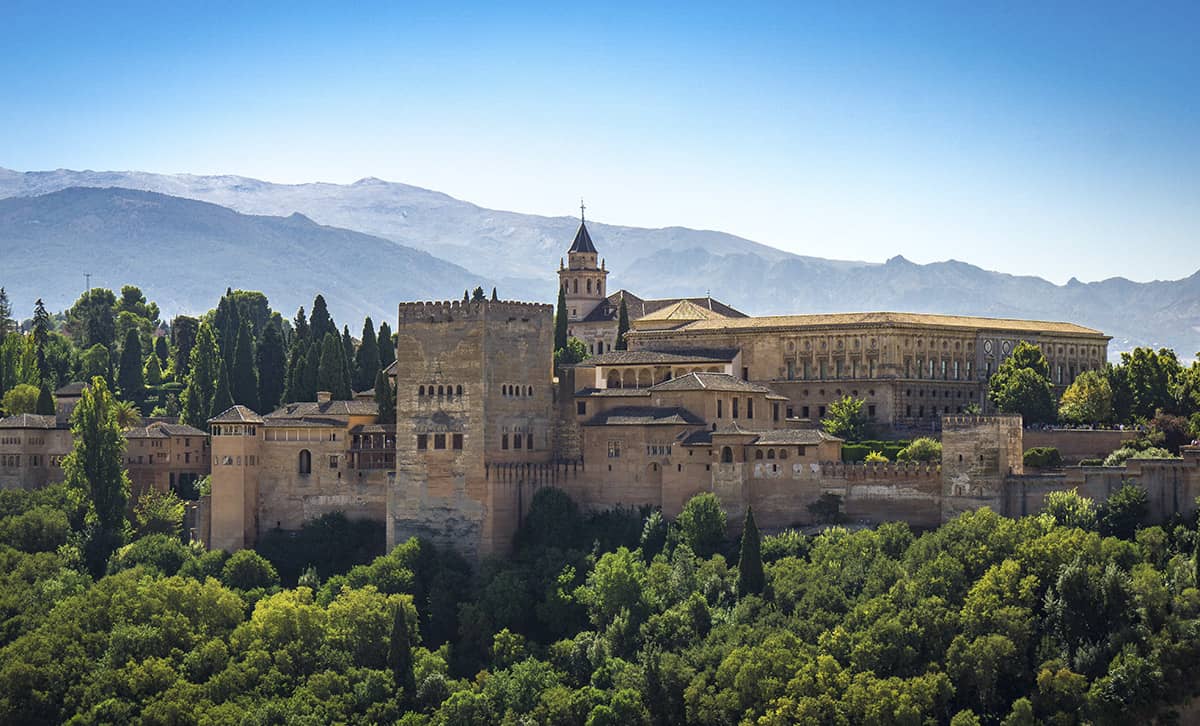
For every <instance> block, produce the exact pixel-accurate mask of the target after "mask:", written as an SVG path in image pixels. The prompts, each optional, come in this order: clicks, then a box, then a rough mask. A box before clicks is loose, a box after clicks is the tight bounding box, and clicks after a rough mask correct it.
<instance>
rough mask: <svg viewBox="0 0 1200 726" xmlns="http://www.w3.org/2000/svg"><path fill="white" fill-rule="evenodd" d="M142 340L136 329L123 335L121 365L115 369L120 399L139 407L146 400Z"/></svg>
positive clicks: (131, 329)
mask: <svg viewBox="0 0 1200 726" xmlns="http://www.w3.org/2000/svg"><path fill="white" fill-rule="evenodd" d="M143 360H144V358H143V357H142V339H141V336H139V335H138V332H137V329H135V328H130V329H129V330H128V331H126V333H125V345H123V346H122V347H121V363H120V366H119V367H118V368H117V386H118V388H120V390H121V397H122V398H124V399H125V400H126V401H132V402H133V403H135V404H138V405H141V403H142V401H143V400H144V399H145V398H146V379H145V378H144V377H143V375H142V362H143Z"/></svg>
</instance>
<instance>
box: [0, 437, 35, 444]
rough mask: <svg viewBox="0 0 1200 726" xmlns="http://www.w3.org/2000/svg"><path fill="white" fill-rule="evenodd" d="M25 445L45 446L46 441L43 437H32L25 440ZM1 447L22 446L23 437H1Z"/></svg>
mask: <svg viewBox="0 0 1200 726" xmlns="http://www.w3.org/2000/svg"><path fill="white" fill-rule="evenodd" d="M25 443H26V444H27V445H28V446H45V445H46V439H44V438H42V437H41V436H30V437H29V438H28V439H25ZM0 445H8V446H20V445H21V437H20V436H0Z"/></svg>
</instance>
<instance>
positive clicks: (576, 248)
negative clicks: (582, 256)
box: [567, 197, 596, 255]
mask: <svg viewBox="0 0 1200 726" xmlns="http://www.w3.org/2000/svg"><path fill="white" fill-rule="evenodd" d="M586 209H587V206H586V205H584V203H583V198H582V197H580V199H579V231H578V232H576V233H575V241H574V242H572V243H571V249H569V250H567V252H587V253H590V254H593V255H594V254H596V245H594V244H592V236H591V235H590V234H588V229H587V221H586V220H585V219H584V216H583V215H584V211H585V210H586Z"/></svg>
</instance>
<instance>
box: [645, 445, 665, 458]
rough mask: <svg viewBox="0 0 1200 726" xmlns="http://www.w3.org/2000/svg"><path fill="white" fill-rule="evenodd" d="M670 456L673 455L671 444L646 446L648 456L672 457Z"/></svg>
mask: <svg viewBox="0 0 1200 726" xmlns="http://www.w3.org/2000/svg"><path fill="white" fill-rule="evenodd" d="M670 455H671V445H670V444H647V445H646V456H670Z"/></svg>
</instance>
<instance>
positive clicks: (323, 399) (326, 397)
mask: <svg viewBox="0 0 1200 726" xmlns="http://www.w3.org/2000/svg"><path fill="white" fill-rule="evenodd" d="M332 398H333V394H332V393H330V392H329V391H317V403H329V401H330V400H331V399H332Z"/></svg>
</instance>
